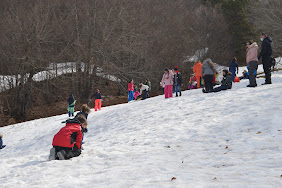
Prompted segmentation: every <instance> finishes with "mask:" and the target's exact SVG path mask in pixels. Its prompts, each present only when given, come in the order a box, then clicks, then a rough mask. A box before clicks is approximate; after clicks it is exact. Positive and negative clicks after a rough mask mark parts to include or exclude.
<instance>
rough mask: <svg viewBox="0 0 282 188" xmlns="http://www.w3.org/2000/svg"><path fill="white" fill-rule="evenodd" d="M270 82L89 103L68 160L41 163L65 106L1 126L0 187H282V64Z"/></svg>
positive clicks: (60, 125)
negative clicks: (83, 130) (95, 106)
mask: <svg viewBox="0 0 282 188" xmlns="http://www.w3.org/2000/svg"><path fill="white" fill-rule="evenodd" d="M272 81H273V84H272V85H264V86H261V83H263V82H264V79H263V78H260V79H258V80H257V82H258V85H259V86H258V87H256V88H247V87H246V85H247V84H248V80H242V81H241V82H240V83H236V84H234V85H233V88H232V89H231V90H228V91H222V92H219V93H208V94H203V93H202V91H201V90H190V91H185V92H183V95H182V96H181V97H178V98H171V99H166V100H165V99H164V96H158V97H154V98H150V99H147V100H145V101H134V102H130V103H128V104H121V105H115V106H110V107H105V108H102V110H101V111H98V112H94V111H92V112H91V114H90V115H89V117H88V124H89V125H88V128H89V132H88V133H87V134H86V135H85V138H84V141H85V144H84V150H83V153H82V155H81V156H79V157H77V158H73V159H72V160H66V161H47V158H48V155H49V150H50V148H51V144H52V139H53V135H54V134H55V133H57V131H59V130H60V128H61V127H63V126H64V124H62V123H61V122H62V121H63V120H65V119H66V118H67V115H66V114H65V115H59V116H54V117H49V118H43V119H38V120H34V121H29V122H24V123H20V124H15V125H11V126H6V127H2V128H0V132H1V133H3V135H4V137H3V141H4V144H6V145H7V146H6V148H4V149H2V150H0V169H1V170H0V171H1V173H0V187H5V188H6V187H99V188H100V187H117V188H119V187H120V188H125V187H126V188H127V187H147V188H152V187H158V188H159V187H177V188H178V187H180V188H183V187H193V188H194V187H205V188H214V187H224V188H225V187H236V188H241V187H243V188H245V187H254V188H258V187H260V188H265V187H282V177H281V175H282V145H281V143H282V123H281V122H282V116H281V111H282V71H280V72H278V73H275V74H273V75H272ZM173 177H174V178H175V179H173Z"/></svg>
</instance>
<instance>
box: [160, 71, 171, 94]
mask: <svg viewBox="0 0 282 188" xmlns="http://www.w3.org/2000/svg"><path fill="white" fill-rule="evenodd" d="M173 77H174V74H173V72H172V70H168V68H165V69H164V75H163V78H162V81H161V86H163V84H164V83H165V88H164V93H165V98H166V99H167V98H170V97H173V96H172V89H173Z"/></svg>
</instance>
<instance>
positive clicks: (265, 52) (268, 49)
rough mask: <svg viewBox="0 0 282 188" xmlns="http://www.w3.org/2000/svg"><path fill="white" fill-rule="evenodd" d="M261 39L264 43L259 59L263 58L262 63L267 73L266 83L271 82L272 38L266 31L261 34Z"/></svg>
mask: <svg viewBox="0 0 282 188" xmlns="http://www.w3.org/2000/svg"><path fill="white" fill-rule="evenodd" d="M260 40H261V41H262V44H261V51H260V55H259V58H258V60H259V59H260V58H262V65H263V70H264V74H265V83H264V84H271V63H272V40H271V38H270V37H269V36H267V34H266V33H262V34H261V36H260ZM264 84H263V85H264Z"/></svg>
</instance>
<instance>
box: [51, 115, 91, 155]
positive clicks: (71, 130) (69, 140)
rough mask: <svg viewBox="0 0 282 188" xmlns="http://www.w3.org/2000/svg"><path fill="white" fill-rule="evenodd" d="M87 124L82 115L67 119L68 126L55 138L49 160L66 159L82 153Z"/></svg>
mask: <svg viewBox="0 0 282 188" xmlns="http://www.w3.org/2000/svg"><path fill="white" fill-rule="evenodd" d="M86 126H87V121H86V119H85V118H84V117H83V116H82V115H80V116H78V117H77V118H75V119H69V120H67V121H66V126H64V127H63V128H61V130H60V131H59V132H58V133H57V134H56V135H55V136H54V138H53V142H52V145H53V148H52V149H51V150H50V155H49V160H55V159H59V160H65V159H70V158H72V157H77V156H79V155H80V154H81V141H82V137H83V134H82V129H84V128H85V127H86Z"/></svg>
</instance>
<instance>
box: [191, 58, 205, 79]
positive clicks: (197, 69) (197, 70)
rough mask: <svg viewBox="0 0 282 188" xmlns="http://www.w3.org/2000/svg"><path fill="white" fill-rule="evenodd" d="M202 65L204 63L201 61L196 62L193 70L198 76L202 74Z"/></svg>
mask: <svg viewBox="0 0 282 188" xmlns="http://www.w3.org/2000/svg"><path fill="white" fill-rule="evenodd" d="M202 66H203V64H202V63H201V62H198V63H196V65H194V67H193V72H194V73H195V75H196V77H201V76H202Z"/></svg>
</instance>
